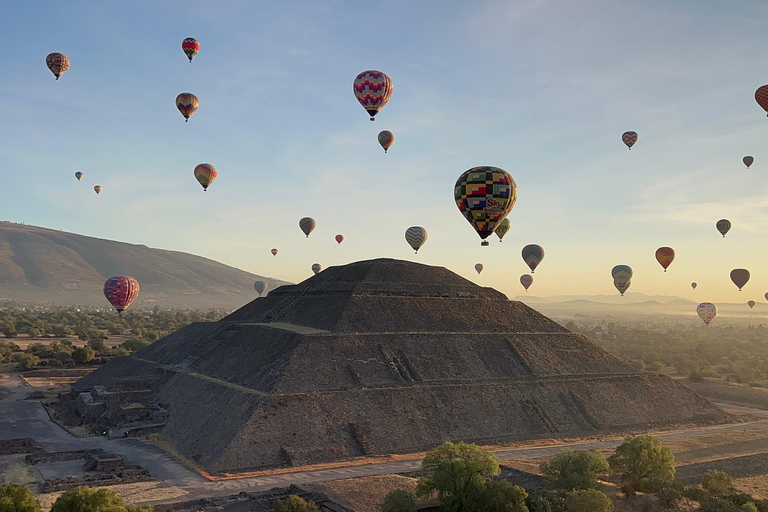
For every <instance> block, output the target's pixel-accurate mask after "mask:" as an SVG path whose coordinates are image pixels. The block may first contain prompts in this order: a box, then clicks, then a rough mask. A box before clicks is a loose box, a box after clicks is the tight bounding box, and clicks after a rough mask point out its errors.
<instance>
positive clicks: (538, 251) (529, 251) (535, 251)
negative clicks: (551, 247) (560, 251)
mask: <svg viewBox="0 0 768 512" xmlns="http://www.w3.org/2000/svg"><path fill="white" fill-rule="evenodd" d="M543 259H544V248H543V247H542V246H540V245H536V244H530V245H526V246H525V247H523V261H524V262H525V264H526V265H528V267H529V268H530V269H531V272H535V271H536V267H538V266H539V263H541V260H543Z"/></svg>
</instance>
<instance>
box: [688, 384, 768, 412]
mask: <svg viewBox="0 0 768 512" xmlns="http://www.w3.org/2000/svg"><path fill="white" fill-rule="evenodd" d="M677 380H681V381H682V383H683V384H685V385H686V386H688V387H689V388H691V389H692V390H694V391H695V392H697V393H698V394H700V395H702V396H705V397H707V398H709V399H710V400H713V401H715V402H725V403H729V404H735V405H742V406H744V407H754V408H755V409H763V410H768V389H766V388H755V387H752V386H745V385H743V384H735V383H728V382H725V381H722V380H705V381H704V382H689V381H688V380H682V379H677Z"/></svg>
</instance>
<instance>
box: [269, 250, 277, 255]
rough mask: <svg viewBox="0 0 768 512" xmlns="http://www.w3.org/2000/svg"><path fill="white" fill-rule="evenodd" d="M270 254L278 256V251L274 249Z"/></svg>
mask: <svg viewBox="0 0 768 512" xmlns="http://www.w3.org/2000/svg"><path fill="white" fill-rule="evenodd" d="M269 252H271V253H272V256H277V249H272V250H271V251H269Z"/></svg>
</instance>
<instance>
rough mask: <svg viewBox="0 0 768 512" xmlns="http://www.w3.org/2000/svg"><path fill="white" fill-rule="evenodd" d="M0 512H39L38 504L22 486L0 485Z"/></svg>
mask: <svg viewBox="0 0 768 512" xmlns="http://www.w3.org/2000/svg"><path fill="white" fill-rule="evenodd" d="M0 510H2V512H40V502H39V501H37V498H35V497H34V496H33V495H32V493H31V492H29V489H27V488H26V487H24V486H23V485H0Z"/></svg>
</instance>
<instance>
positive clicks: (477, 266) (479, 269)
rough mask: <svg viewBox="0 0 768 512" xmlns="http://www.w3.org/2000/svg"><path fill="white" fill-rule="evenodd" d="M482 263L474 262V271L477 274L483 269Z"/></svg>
mask: <svg viewBox="0 0 768 512" xmlns="http://www.w3.org/2000/svg"><path fill="white" fill-rule="evenodd" d="M483 268H484V267H483V264H482V263H475V271H476V272H477V273H478V274H479V273H480V272H482V271H483Z"/></svg>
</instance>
